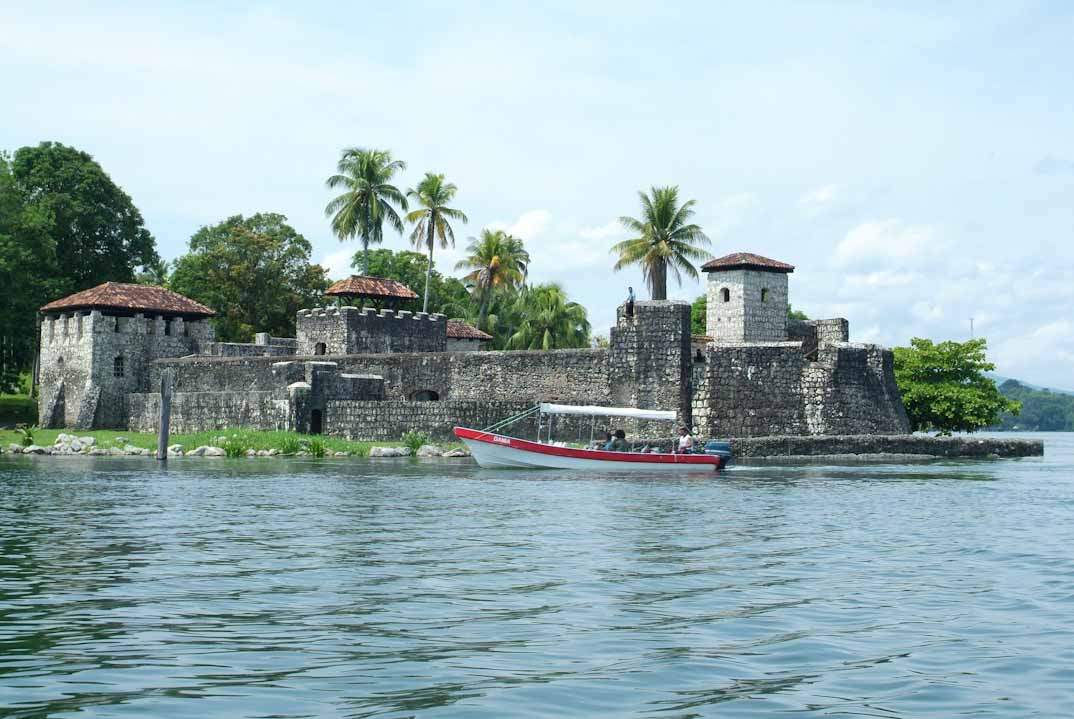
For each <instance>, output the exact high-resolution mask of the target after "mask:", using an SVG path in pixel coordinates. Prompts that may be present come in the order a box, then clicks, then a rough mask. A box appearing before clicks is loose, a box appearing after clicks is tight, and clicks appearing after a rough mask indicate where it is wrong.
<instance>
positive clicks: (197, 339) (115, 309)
mask: <svg viewBox="0 0 1074 719" xmlns="http://www.w3.org/2000/svg"><path fill="white" fill-rule="evenodd" d="M40 312H41V315H42V319H41V359H40V369H39V373H40V374H39V376H40V386H41V395H40V399H39V401H38V417H39V424H40V425H41V426H42V427H74V428H76V429H95V428H100V427H124V426H126V423H127V395H128V394H130V393H131V392H145V391H147V390H148V389H149V387H148V383H149V363H150V362H152V361H153V360H156V359H161V358H164V357H183V356H186V355H190V354H195V353H196V352H198V351H199V348H200V346H201V345H204V344H207V343H209V342H212V340H213V328H212V327H211V326H210V325H209V323H208V321H207V318H208V317H211V316H212V315H213V314H215V313H214V312H213V311H212V310H211V309H209V308H208V307H206V306H205V305H202V304H199V303H197V302H195V301H194V300H192V299H190V298H188V297H184V296H182V295H180V294H177V293H175V292H172V291H170V290H166V289H164V288H163V287H154V286H151V285H132V284H122V283H119V282H105V283H104V284H103V285H98V286H96V287H93V288H91V289H88V290H83V291H82V292H77V293H75V294H73V295H70V296H69V297H64V298H63V299H59V300H56V301H54V302H50V303H48V304H47V305H45V306H44V307H42V308H41V310H40Z"/></svg>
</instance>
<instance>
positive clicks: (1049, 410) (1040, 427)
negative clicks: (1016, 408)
mask: <svg viewBox="0 0 1074 719" xmlns="http://www.w3.org/2000/svg"><path fill="white" fill-rule="evenodd" d="M999 391H1000V392H1001V393H1003V394H1004V395H1005V396H1007V397H1010V398H1011V399H1015V400H1018V401H1019V402H1021V403H1022V411H1021V412H1020V413H1019V414H1018V416H1013V415H1010V414H1003V415H1001V417H1000V424H999V425H997V426H995V427H990V428H989V429H995V430H1001V431H1013V430H1022V431H1033V432H1074V395H1072V394H1071V393H1069V392H1063V391H1054V390H1048V389H1039V388H1035V387H1033V386H1032V385H1028V384H1025V383H1022V382H1019V381H1018V380H1016V379H1008V380H1006V381H1005V382H1003V383H1002V384H1001V385H1000V386H999Z"/></svg>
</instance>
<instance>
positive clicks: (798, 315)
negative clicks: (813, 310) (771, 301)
mask: <svg viewBox="0 0 1074 719" xmlns="http://www.w3.org/2000/svg"><path fill="white" fill-rule="evenodd" d="M787 319H789V320H808V319H809V315H807V314H806V313H805V312H802V311H801V310H796V309H794V307H792V306H791V305H789V304H788V305H787Z"/></svg>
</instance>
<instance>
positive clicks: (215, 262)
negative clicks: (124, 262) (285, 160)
mask: <svg viewBox="0 0 1074 719" xmlns="http://www.w3.org/2000/svg"><path fill="white" fill-rule="evenodd" d="M286 220H287V218H286V217H284V216H283V215H279V214H276V213H258V214H256V215H252V216H251V217H243V216H242V215H235V216H234V217H229V218H228V219H226V220H224V221H223V222H221V223H219V224H216V225H213V226H211V227H202V228H201V229H200V230H198V231H197V232H196V233H195V234H194V236H193V237H191V238H190V251H189V252H188V253H187V254H185V255H183V256H182V257H180V258H179V259H177V260H176V261H175V263H174V265H173V272H172V275H171V278H170V280H169V286H170V288H171V289H173V290H175V291H176V292H179V293H181V294H184V295H187V296H188V297H190V298H192V299H195V300H197V301H198V302H201V303H202V304H205V305H208V306H209V307H211V308H212V309H214V310H215V311H216V312H217V316H216V317H214V318H213V320H212V321H213V324H214V326H215V328H216V337H217V339H218V340H220V341H222V342H249V341H251V340H253V337H254V333H256V332H269V333H271V334H273V335H277V336H282V337H293V336H294V334H295V315H296V313H297V312H298V310H300V309H302V308H304V307H312V306H314V305H317V304H320V303H321V302H322V300H323V297H322V296H323V294H324V291H325V290H326V289H327V288H328V281H327V279H326V278H325V272H324V270H323V269H321V267H320V266H318V265H314V264H310V251H311V247H310V243H309V242H308V241H307V240H306V238H305V237H303V236H302V235H300V234H299V233H298V232H296V231H295V229H294V228H293V227H291V226H290V225H288V224H287V222H286Z"/></svg>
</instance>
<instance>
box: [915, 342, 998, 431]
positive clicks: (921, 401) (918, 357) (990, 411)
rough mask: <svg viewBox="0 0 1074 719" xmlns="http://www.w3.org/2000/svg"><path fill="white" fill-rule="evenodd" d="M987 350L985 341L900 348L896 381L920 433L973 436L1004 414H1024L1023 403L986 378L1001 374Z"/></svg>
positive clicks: (928, 343)
mask: <svg viewBox="0 0 1074 719" xmlns="http://www.w3.org/2000/svg"><path fill="white" fill-rule="evenodd" d="M986 348H987V342H986V341H985V340H984V339H983V338H978V339H973V340H969V341H967V342H953V341H948V342H940V343H939V344H935V343H933V342H932V340H927V339H921V338H916V337H915V338H914V339H912V340H910V346H909V347H896V348H895V381H896V382H897V383H898V385H899V391H900V392H901V393H902V401H903V405H904V406H905V407H906V413H907V415H909V418H910V425H911V427H912V428H913V429H914V431H918V432H938V433H940V434H944V435H947V434H951V433H952V432H972V431H974V430H977V429H981V428H982V427H987V426H989V425H993V424H996V422H997V421H998V419H999V416H1000V413H1001V412H1010V413H1014V414H1016V413H1017V412H1018V410H1019V404H1018V402H1015V401H1012V400H1009V399H1007V398H1006V397H1004V396H1003V395H1002V394H1000V391H999V389H998V388H997V387H996V383H995V381H994V380H992V379H991V378H989V377H988V376H986V375H985V372H990V371H992V370H994V369H995V365H993V364H992V363H991V362H989V361H988V360H987V359H986V358H985V350H986Z"/></svg>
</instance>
